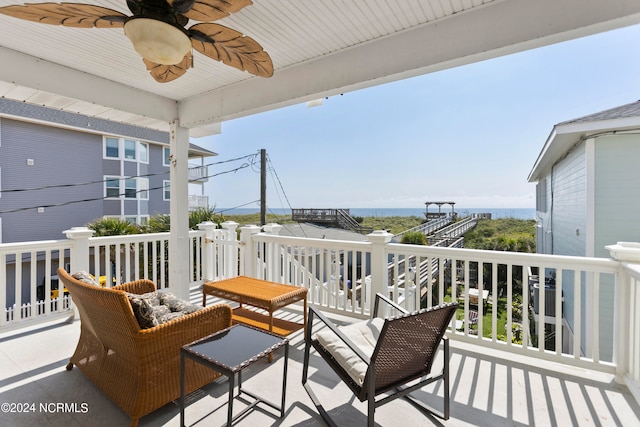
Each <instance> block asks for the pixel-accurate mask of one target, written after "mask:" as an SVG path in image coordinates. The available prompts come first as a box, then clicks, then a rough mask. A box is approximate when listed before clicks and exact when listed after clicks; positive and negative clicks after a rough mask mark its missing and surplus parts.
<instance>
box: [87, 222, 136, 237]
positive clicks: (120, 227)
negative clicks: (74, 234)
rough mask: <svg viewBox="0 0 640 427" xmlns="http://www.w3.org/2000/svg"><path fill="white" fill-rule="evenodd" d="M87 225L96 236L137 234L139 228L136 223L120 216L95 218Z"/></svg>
mask: <svg viewBox="0 0 640 427" xmlns="http://www.w3.org/2000/svg"><path fill="white" fill-rule="evenodd" d="M87 227H88V228H89V229H91V230H93V231H95V232H96V234H95V235H96V236H122V235H124V234H138V233H140V229H139V228H138V226H137V225H136V224H132V223H130V222H129V221H125V220H123V219H120V218H100V219H96V220H94V221H92V222H90V223H89V224H87Z"/></svg>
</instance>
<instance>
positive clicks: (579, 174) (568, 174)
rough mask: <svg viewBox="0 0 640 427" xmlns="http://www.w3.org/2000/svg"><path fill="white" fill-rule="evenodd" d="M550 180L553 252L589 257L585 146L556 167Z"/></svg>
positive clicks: (578, 148) (582, 145) (578, 147)
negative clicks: (586, 230) (587, 244)
mask: <svg viewBox="0 0 640 427" xmlns="http://www.w3.org/2000/svg"><path fill="white" fill-rule="evenodd" d="M550 179H551V206H552V219H551V221H552V234H553V253H554V254H556V255H577V256H585V254H586V242H585V237H586V233H585V229H586V215H587V192H586V190H587V188H586V159H585V145H584V143H581V144H580V145H578V146H577V147H575V148H574V150H572V151H571V152H570V153H569V154H568V155H567V156H566V157H565V158H564V159H562V160H560V161H559V162H558V163H557V164H556V165H555V166H554V167H553V171H552V172H551V177H550Z"/></svg>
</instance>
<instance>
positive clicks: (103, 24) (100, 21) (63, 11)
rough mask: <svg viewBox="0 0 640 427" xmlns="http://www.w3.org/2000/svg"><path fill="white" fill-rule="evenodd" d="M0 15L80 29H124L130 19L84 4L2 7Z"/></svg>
mask: <svg viewBox="0 0 640 427" xmlns="http://www.w3.org/2000/svg"><path fill="white" fill-rule="evenodd" d="M0 13H2V14H4V15H8V16H12V17H14V18H20V19H26V20H27V21H34V22H40V23H43V24H51V25H63V26H65V27H79V28H92V27H97V28H115V27H122V26H123V25H124V21H125V20H126V19H127V18H128V16H127V15H124V14H122V13H120V12H118V11H115V10H113V9H108V8H106V7H100V6H93V5H90V4H82V3H38V4H34V3H31V4H25V5H24V6H20V5H13V6H5V7H0Z"/></svg>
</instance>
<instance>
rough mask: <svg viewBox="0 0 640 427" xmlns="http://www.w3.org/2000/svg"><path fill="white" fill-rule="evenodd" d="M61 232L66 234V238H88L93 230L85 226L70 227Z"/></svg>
mask: <svg viewBox="0 0 640 427" xmlns="http://www.w3.org/2000/svg"><path fill="white" fill-rule="evenodd" d="M62 233H63V234H64V235H65V236H67V239H88V238H89V237H91V236H93V234H94V233H95V231H93V230H91V229H90V228H87V227H71V228H70V229H69V230H64V231H63V232H62Z"/></svg>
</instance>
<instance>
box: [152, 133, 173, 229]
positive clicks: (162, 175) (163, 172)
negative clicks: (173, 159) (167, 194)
mask: <svg viewBox="0 0 640 427" xmlns="http://www.w3.org/2000/svg"><path fill="white" fill-rule="evenodd" d="M162 148H163V146H162V145H156V144H153V145H150V146H149V165H148V166H149V173H150V174H153V175H152V176H150V177H149V188H150V191H149V205H148V206H149V215H152V216H153V215H157V214H168V213H169V201H168V200H167V201H163V200H162V192H163V188H162V181H165V180H168V179H169V167H168V166H163V164H162V163H163V153H162Z"/></svg>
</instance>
